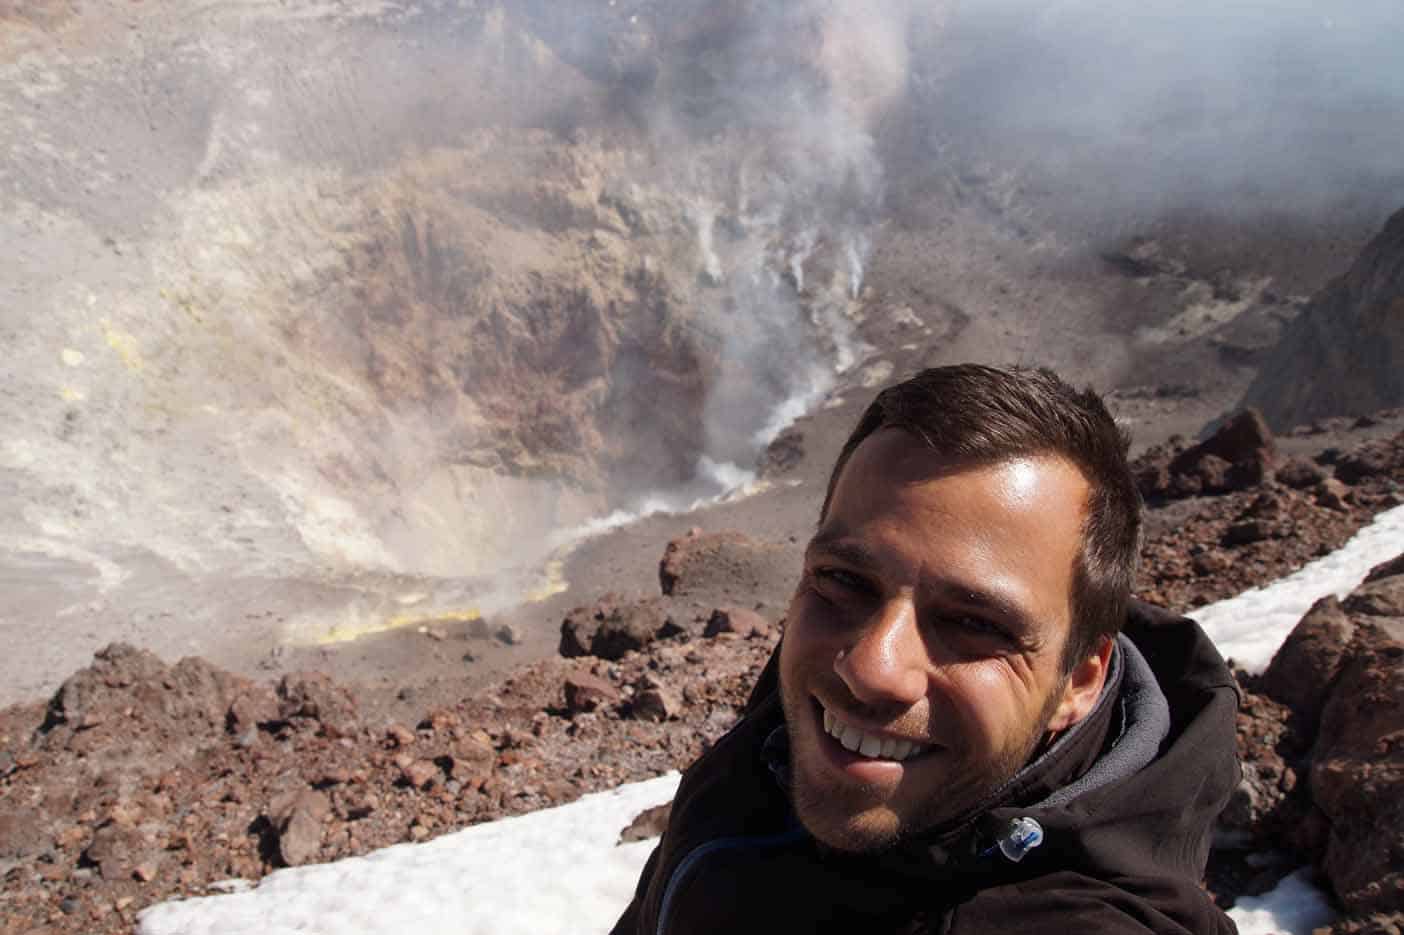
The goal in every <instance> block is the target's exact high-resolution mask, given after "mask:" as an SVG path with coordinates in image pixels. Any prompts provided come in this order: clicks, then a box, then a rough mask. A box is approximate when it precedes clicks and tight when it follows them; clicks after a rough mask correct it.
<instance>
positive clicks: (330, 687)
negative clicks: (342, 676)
mask: <svg viewBox="0 0 1404 935" xmlns="http://www.w3.org/2000/svg"><path fill="white" fill-rule="evenodd" d="M278 708H279V712H280V713H281V714H282V716H283V719H284V720H292V719H293V718H305V719H308V720H312V721H315V722H317V724H318V726H319V727H320V729H321V732H322V733H324V734H326V735H327V736H329V737H345V736H348V735H350V734H353V733H355V732H356V730H357V729H358V728H359V727H360V716H359V714H358V712H357V710H356V701H355V699H354V698H352V697H351V693H350V692H348V691H347V690H346V689H344V688H342V687H341V686H340V685H337V684H336V683H335V682H333V681H332V680H331V677H330V676H328V675H327V674H326V673H324V672H293V673H289V674H288V675H285V676H283V678H282V680H281V681H280V682H279V683H278Z"/></svg>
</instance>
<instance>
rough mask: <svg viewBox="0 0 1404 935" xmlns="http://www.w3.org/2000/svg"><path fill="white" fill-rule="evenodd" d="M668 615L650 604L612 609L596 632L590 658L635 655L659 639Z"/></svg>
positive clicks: (613, 657) (615, 657) (591, 645)
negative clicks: (634, 653)
mask: <svg viewBox="0 0 1404 935" xmlns="http://www.w3.org/2000/svg"><path fill="white" fill-rule="evenodd" d="M666 621H667V615H666V614H664V613H663V611H662V609H661V608H659V606H658V605H657V604H655V603H653V602H651V601H644V602H637V603H630V604H624V605H622V606H619V607H616V608H614V609H613V610H612V611H611V612H610V613H609V614H608V615H607V616H606V617H605V618H604V619H603V620H601V621H600V625H599V628H598V629H596V630H595V634H594V636H593V637H592V638H591V640H590V655H592V656H598V657H599V658H600V659H610V660H617V659H622V658H624V655H625V654H626V653H630V652H637V651H639V650H641V649H643V648H644V647H645V646H647V645H648V644H649V643H652V642H653V641H654V640H655V639H657V638H658V631H659V630H661V629H662V628H663V625H664V623H665V622H666Z"/></svg>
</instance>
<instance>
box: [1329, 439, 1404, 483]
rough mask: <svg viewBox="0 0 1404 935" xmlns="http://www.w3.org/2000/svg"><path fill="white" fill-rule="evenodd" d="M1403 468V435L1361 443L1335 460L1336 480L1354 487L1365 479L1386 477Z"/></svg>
mask: <svg viewBox="0 0 1404 935" xmlns="http://www.w3.org/2000/svg"><path fill="white" fill-rule="evenodd" d="M1401 467H1404V434H1400V435H1396V436H1394V437H1393V438H1391V439H1387V440H1386V439H1376V440H1372V441H1367V442H1363V443H1361V444H1360V445H1358V446H1356V447H1355V448H1352V449H1351V450H1350V451H1348V452H1346V453H1345V454H1343V455H1341V456H1340V458H1338V459H1337V460H1336V478H1337V479H1338V480H1340V481H1342V482H1343V483H1346V484H1350V485H1352V486H1354V485H1355V484H1358V483H1360V482H1361V481H1363V480H1365V479H1366V478H1370V477H1387V476H1389V475H1390V474H1392V473H1394V472H1395V471H1398V470H1399V469H1400V468H1401Z"/></svg>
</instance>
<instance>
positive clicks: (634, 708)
mask: <svg viewBox="0 0 1404 935" xmlns="http://www.w3.org/2000/svg"><path fill="white" fill-rule="evenodd" d="M682 710H683V703H682V699H681V698H680V697H679V696H678V693H677V692H676V691H674V690H673V689H672V688H671V687H670V686H669V685H667V684H666V683H665V682H664V681H663V680H662V679H660V678H658V677H657V676H656V675H653V674H652V673H649V674H648V675H645V676H644V677H643V679H642V680H640V682H639V684H638V686H637V688H636V691H635V694H634V700H633V703H632V704H631V705H630V706H629V713H630V715H631V716H632V717H634V718H637V719H638V720H640V721H653V722H654V723H660V724H661V723H662V722H664V721H673V720H677V719H678V718H679V717H680V716H681V715H682Z"/></svg>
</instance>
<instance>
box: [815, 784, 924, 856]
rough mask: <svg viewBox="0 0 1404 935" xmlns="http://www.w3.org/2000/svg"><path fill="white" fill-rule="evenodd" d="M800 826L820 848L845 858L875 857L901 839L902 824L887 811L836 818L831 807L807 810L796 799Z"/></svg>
mask: <svg viewBox="0 0 1404 935" xmlns="http://www.w3.org/2000/svg"><path fill="white" fill-rule="evenodd" d="M795 811H796V813H797V814H798V816H799V820H800V824H802V825H804V829H805V830H806V831H808V832H809V834H810V836H811V837H813V838H814V839H815V840H816V841H818V842H819V843H820V844H822V845H824V846H825V847H827V848H829V849H831V850H835V851H842V852H843V853H846V854H874V853H877V852H879V851H885V850H887V849H888V848H890V847H892V846H893V845H894V844H896V843H897V841H898V840H899V839H900V838H901V822H900V821H898V819H897V816H896V815H893V814H892V813H891V812H890V811H887V810H886V809H869V810H868V811H866V812H860V813H858V814H846V815H837V814H834V811H833V809H832V808H830V807H824V806H820V807H819V808H806V807H805V805H804V804H801V802H800V800H799V799H798V797H797V799H796V803H795Z"/></svg>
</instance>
